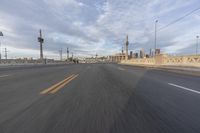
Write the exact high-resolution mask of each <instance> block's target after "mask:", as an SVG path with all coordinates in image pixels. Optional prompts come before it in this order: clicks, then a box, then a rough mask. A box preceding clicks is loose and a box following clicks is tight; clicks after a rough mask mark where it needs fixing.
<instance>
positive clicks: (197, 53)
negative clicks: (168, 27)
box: [196, 36, 199, 55]
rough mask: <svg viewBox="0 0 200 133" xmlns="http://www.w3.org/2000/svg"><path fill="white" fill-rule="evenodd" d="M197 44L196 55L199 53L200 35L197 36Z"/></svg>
mask: <svg viewBox="0 0 200 133" xmlns="http://www.w3.org/2000/svg"><path fill="white" fill-rule="evenodd" d="M196 38H197V44H196V55H197V54H198V45H199V36H196Z"/></svg>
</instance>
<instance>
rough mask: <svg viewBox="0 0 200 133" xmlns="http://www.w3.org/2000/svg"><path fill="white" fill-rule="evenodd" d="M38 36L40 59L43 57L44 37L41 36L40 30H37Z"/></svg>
mask: <svg viewBox="0 0 200 133" xmlns="http://www.w3.org/2000/svg"><path fill="white" fill-rule="evenodd" d="M39 34H40V36H39V37H38V42H39V43H40V59H41V60H42V59H43V46H42V44H43V43H44V38H42V30H41V29H40V31H39Z"/></svg>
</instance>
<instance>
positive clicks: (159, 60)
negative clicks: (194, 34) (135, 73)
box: [121, 54, 200, 67]
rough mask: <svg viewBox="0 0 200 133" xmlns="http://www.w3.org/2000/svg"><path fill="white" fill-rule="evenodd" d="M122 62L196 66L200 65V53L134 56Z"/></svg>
mask: <svg viewBox="0 0 200 133" xmlns="http://www.w3.org/2000/svg"><path fill="white" fill-rule="evenodd" d="M121 63H126V64H133V65H134V64H136V65H171V66H194V67H200V55H187V56H168V55H164V54H163V55H162V54H161V55H157V56H156V57H154V58H133V59H130V60H127V61H125V60H123V61H121Z"/></svg>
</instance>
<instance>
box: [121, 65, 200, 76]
mask: <svg viewBox="0 0 200 133" xmlns="http://www.w3.org/2000/svg"><path fill="white" fill-rule="evenodd" d="M119 64H121V65H128V66H136V67H144V68H148V69H158V70H165V71H170V72H176V73H181V74H189V75H195V76H200V67H190V66H169V65H139V64H129V63H119Z"/></svg>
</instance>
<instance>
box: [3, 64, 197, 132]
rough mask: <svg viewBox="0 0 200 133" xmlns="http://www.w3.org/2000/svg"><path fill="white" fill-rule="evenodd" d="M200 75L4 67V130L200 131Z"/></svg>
mask: <svg viewBox="0 0 200 133" xmlns="http://www.w3.org/2000/svg"><path fill="white" fill-rule="evenodd" d="M199 132H200V77H197V76H192V75H182V74H178V73H172V72H167V71H161V70H155V69H148V68H139V67H132V66H123V65H118V64H69V65H57V66H56V65H54V66H51V65H50V66H35V67H34V66H32V67H30V66H29V67H17V68H15V67H8V68H0V133H199Z"/></svg>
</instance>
